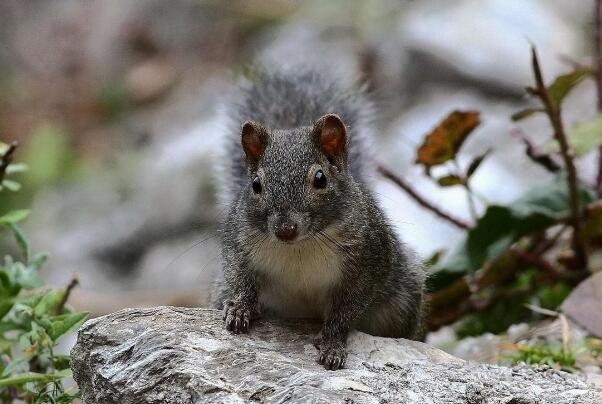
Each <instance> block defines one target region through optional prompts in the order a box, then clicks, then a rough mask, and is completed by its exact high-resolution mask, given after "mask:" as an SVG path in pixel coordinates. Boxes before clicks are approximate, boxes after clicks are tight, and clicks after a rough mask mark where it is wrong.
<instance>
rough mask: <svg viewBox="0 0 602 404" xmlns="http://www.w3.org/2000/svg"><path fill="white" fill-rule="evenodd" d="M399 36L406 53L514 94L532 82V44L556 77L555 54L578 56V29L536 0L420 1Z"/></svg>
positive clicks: (579, 39)
mask: <svg viewBox="0 0 602 404" xmlns="http://www.w3.org/2000/svg"><path fill="white" fill-rule="evenodd" d="M551 27H553V29H551ZM399 35H400V36H401V37H402V38H403V40H404V41H405V42H406V43H407V48H408V49H410V50H412V51H414V52H418V53H420V54H424V55H428V56H429V58H430V59H432V60H434V61H437V62H439V63H443V64H446V65H448V66H450V67H452V68H453V69H455V70H456V71H457V72H458V73H459V74H460V75H463V76H465V77H467V78H472V79H474V80H477V81H480V82H484V83H493V84H495V85H497V86H499V87H501V88H504V87H505V88H507V89H509V90H511V91H515V92H517V91H520V90H521V89H522V88H523V87H524V86H525V83H530V82H531V81H532V78H531V77H532V73H531V67H530V60H529V57H528V52H529V46H530V43H533V44H534V45H535V46H537V48H538V50H539V52H540V55H541V57H540V59H541V62H542V65H543V66H545V71H546V72H549V74H551V75H556V74H557V73H559V72H560V71H562V70H563V66H562V64H561V62H560V61H559V59H558V55H567V56H574V55H576V54H578V53H579V52H580V51H581V41H582V38H581V35H580V32H579V30H578V27H576V26H573V25H571V24H570V22H568V21H566V20H565V19H564V18H563V16H562V14H561V13H560V12H559V11H558V10H556V9H554V8H553V7H551V6H550V5H549V4H546V2H542V1H538V0H490V1H479V0H462V1H459V2H453V3H452V2H449V3H441V2H438V1H423V2H419V3H418V4H417V6H416V7H415V8H414V9H412V10H411V11H410V12H409V13H407V14H405V15H403V17H402V21H401V23H400V32H399ZM509 66H511V68H509Z"/></svg>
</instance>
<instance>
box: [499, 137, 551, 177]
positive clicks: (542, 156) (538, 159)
mask: <svg viewBox="0 0 602 404" xmlns="http://www.w3.org/2000/svg"><path fill="white" fill-rule="evenodd" d="M510 134H511V135H513V136H516V137H518V138H519V139H520V140H521V141H522V142H523V144H524V145H525V153H526V154H527V157H529V158H530V159H531V161H533V162H534V163H536V164H539V165H541V166H542V167H543V168H545V169H546V170H547V171H549V172H551V173H556V172H558V171H560V166H559V165H558V163H556V162H555V161H554V159H552V156H551V155H549V154H546V153H544V152H542V151H541V150H539V149H538V147H537V146H535V145H534V144H533V142H532V141H531V139H529V138H528V137H527V135H526V134H525V133H523V131H522V130H520V129H518V128H514V129H512V130H511V131H510Z"/></svg>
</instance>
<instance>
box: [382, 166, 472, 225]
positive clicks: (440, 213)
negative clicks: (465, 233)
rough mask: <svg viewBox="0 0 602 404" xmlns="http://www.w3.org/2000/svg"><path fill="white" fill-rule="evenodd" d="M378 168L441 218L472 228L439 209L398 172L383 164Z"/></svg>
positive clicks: (383, 174)
mask: <svg viewBox="0 0 602 404" xmlns="http://www.w3.org/2000/svg"><path fill="white" fill-rule="evenodd" d="M376 169H377V170H378V172H379V173H380V174H381V175H382V176H383V177H385V178H387V179H389V180H391V181H392V182H394V183H395V184H396V185H398V186H399V187H400V188H401V189H403V190H404V191H405V192H406V193H407V194H408V195H410V197H412V199H414V200H415V201H416V202H418V204H419V205H420V206H422V207H424V208H426V209H428V210H430V211H431V212H433V213H434V214H436V215H437V216H439V217H440V218H441V219H444V220H447V221H448V222H450V223H452V224H453V225H455V226H457V227H459V228H461V229H464V230H470V229H471V226H470V225H469V224H468V223H466V222H464V221H463V220H461V219H457V218H455V217H453V216H452V215H450V214H449V213H446V212H444V211H442V210H441V209H439V208H438V207H437V206H435V205H433V204H432V203H431V202H430V201H428V200H427V199H426V198H424V197H423V196H422V195H420V194H419V193H418V192H417V191H416V190H415V189H414V188H412V187H411V186H410V184H408V183H407V182H406V181H405V180H404V179H403V178H401V177H400V176H398V175H397V174H395V173H394V172H392V171H391V170H389V169H388V168H386V167H385V166H383V165H382V164H377V166H376Z"/></svg>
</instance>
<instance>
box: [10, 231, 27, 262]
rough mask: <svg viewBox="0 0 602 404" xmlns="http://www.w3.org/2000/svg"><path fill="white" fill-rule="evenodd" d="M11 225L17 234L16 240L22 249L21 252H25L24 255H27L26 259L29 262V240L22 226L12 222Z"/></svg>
mask: <svg viewBox="0 0 602 404" xmlns="http://www.w3.org/2000/svg"><path fill="white" fill-rule="evenodd" d="M9 227H10V229H11V230H12V231H13V233H14V235H15V240H16V241H17V245H18V246H19V248H20V249H21V254H23V257H25V261H26V262H28V261H29V242H28V241H27V238H26V237H25V234H24V233H23V230H21V228H20V227H19V226H18V225H16V224H10V225H9Z"/></svg>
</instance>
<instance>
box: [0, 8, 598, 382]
mask: <svg viewBox="0 0 602 404" xmlns="http://www.w3.org/2000/svg"><path fill="white" fill-rule="evenodd" d="M593 10H594V2H593V1H582V2H578V4H576V3H575V2H569V1H564V0H486V1H483V0H457V1H453V2H442V1H426V0H424V1H402V0H379V1H360V0H355V1H342V0H335V1H328V2H324V1H292V0H272V1H259V0H232V1H209V0H207V1H201V0H173V1H170V2H165V1H160V0H145V1H128V2H124V1H119V0H104V1H87V2H82V1H78V0H53V1H46V0H35V1H34V0H31V1H27V2H24V1H19V0H3V1H1V2H0V140H1V141H2V142H5V143H9V142H11V141H13V140H16V141H18V142H19V144H20V146H19V148H18V150H17V152H16V155H15V159H16V160H18V161H22V162H24V163H26V164H27V165H28V166H29V171H28V172H26V173H23V174H19V176H18V179H19V181H20V182H21V184H22V189H21V190H20V192H18V193H3V194H2V195H0V211H7V210H10V209H13V208H15V207H27V208H31V210H32V213H31V215H30V217H29V218H28V220H27V222H25V224H24V228H25V230H26V232H27V233H28V234H29V237H30V239H31V245H32V248H35V249H36V250H37V251H40V250H41V251H47V252H48V253H49V254H50V256H51V258H50V260H49V262H48V265H47V266H46V267H45V268H44V269H43V271H42V273H41V274H42V276H43V277H44V278H45V280H46V281H47V283H48V284H49V285H51V286H57V287H58V286H64V285H66V284H68V283H69V282H70V281H71V279H73V278H76V279H78V281H79V287H78V288H77V289H76V290H74V291H73V294H72V296H71V304H72V305H73V306H74V307H75V308H76V309H79V310H89V311H91V312H92V313H93V315H100V314H103V313H108V312H111V311H114V310H117V309H119V308H122V307H128V306H140V305H158V304H175V305H189V306H198V305H204V304H206V299H207V292H208V290H209V288H210V286H211V282H212V279H213V276H214V274H215V272H216V271H217V270H218V268H219V265H220V262H219V257H218V249H217V244H216V242H217V241H216V237H215V231H216V224H217V222H218V221H219V219H220V217H221V215H223V212H224V210H223V209H224V206H221V205H220V204H219V202H218V198H217V194H216V191H217V190H218V189H219V185H220V184H219V181H220V177H219V175H217V173H218V170H217V169H216V167H218V166H219V144H220V137H221V136H222V133H223V128H224V123H225V122H226V117H227V115H228V110H227V106H225V104H224V101H225V98H227V97H225V96H226V95H227V94H229V93H230V91H231V89H232V87H233V86H234V85H235V84H236V83H237V82H238V80H239V77H240V75H241V74H242V73H244V71H245V69H246V68H247V67H248V65H249V64H250V63H254V62H259V63H261V64H263V65H265V66H270V65H274V66H280V65H288V66H291V65H292V66H294V65H295V64H304V65H307V64H310V65H311V64H314V63H315V64H326V65H328V66H330V67H331V68H333V69H334V70H335V71H336V72H337V73H339V74H340V75H342V76H345V77H355V78H359V79H360V81H361V82H363V83H365V85H366V86H367V88H368V90H369V94H370V97H371V98H372V99H373V100H374V101H375V104H376V106H377V107H376V120H375V127H376V131H375V132H376V133H377V139H375V142H374V143H375V145H374V149H375V153H376V156H377V158H378V160H379V161H380V162H382V163H383V164H385V165H386V166H387V167H388V168H389V169H391V170H392V171H393V172H395V173H396V174H397V175H399V176H400V177H403V179H405V181H406V182H407V183H408V184H411V187H412V188H413V189H414V190H415V191H417V192H419V193H420V194H421V195H422V196H424V197H425V198H426V199H428V200H429V201H430V202H431V203H432V204H434V205H436V206H438V207H439V208H441V209H443V210H444V211H446V212H450V213H451V214H452V215H453V216H454V217H457V218H458V219H459V220H461V221H463V222H466V223H469V224H471V223H474V222H475V221H476V219H477V218H478V217H480V216H482V215H483V214H484V212H485V211H486V209H487V206H489V205H491V204H507V203H510V202H511V201H513V200H515V199H517V198H519V197H521V196H522V195H523V194H524V193H525V192H526V191H528V190H530V189H532V188H533V187H535V186H537V185H541V184H542V183H546V182H549V181H552V180H553V178H554V176H555V174H554V173H552V172H549V170H546V169H545V168H543V167H542V166H541V165H538V164H535V163H534V162H533V161H532V160H531V159H530V158H528V157H527V156H526V155H525V145H526V143H525V142H524V141H523V140H522V138H523V137H524V136H523V135H524V134H528V137H529V139H530V140H529V142H530V143H532V144H535V145H539V146H542V147H543V146H545V145H547V144H548V143H549V141H550V138H551V127H550V124H549V120H548V118H547V117H546V115H545V114H539V115H537V116H533V117H532V118H530V119H528V120H524V121H520V122H513V121H512V120H511V116H512V114H513V113H515V112H516V111H519V110H521V109H524V108H525V107H527V106H532V105H533V103H534V101H533V100H532V99H530V98H527V97H526V96H525V91H524V88H525V87H526V86H533V85H534V79H533V72H532V66H531V60H530V46H531V44H533V45H535V46H536V47H537V49H538V52H539V57H540V63H541V66H542V70H543V73H544V77H545V78H546V81H547V82H549V81H552V80H553V79H554V77H556V76H558V75H559V74H561V73H567V72H570V71H571V70H573V69H575V67H576V66H577V67H579V66H582V65H591V61H592V57H593V49H594V40H593V31H594V17H593ZM453 110H464V111H468V110H476V111H479V112H480V121H481V124H480V125H479V126H478V127H477V128H476V129H475V130H474V132H473V133H472V134H471V136H470V137H469V138H468V139H467V140H466V142H465V144H464V145H463V146H462V151H461V153H459V154H458V156H457V158H456V159H455V164H457V165H458V166H459V167H466V166H467V165H469V164H470V162H471V161H472V160H473V159H474V158H475V157H476V156H479V155H481V154H483V153H484V152H485V151H486V150H489V149H491V153H489V154H488V155H487V158H486V159H484V160H483V162H482V164H481V165H480V167H479V169H478V171H476V172H475V173H474V175H473V176H472V177H471V178H470V187H471V189H472V190H474V195H476V198H475V199H474V200H472V204H473V205H474V206H473V209H472V211H471V208H470V207H471V203H468V201H467V192H466V191H467V189H465V187H462V186H450V187H441V186H440V184H438V183H437V181H433V178H430V177H429V176H427V175H425V172H424V171H425V170H424V167H423V166H421V165H419V164H416V162H415V161H416V150H417V148H418V147H419V146H420V145H421V144H422V143H423V141H424V138H425V136H426V135H427V134H428V133H430V132H431V131H432V130H433V128H435V127H436V126H437V125H438V123H439V122H441V121H442V120H443V119H444V118H445V117H446V116H447V115H448V114H449V113H450V112H451V111H453ZM597 114H598V112H597V108H596V85H595V81H594V80H590V79H584V80H583V81H582V82H580V83H579V84H578V85H576V86H575V87H574V88H573V89H572V91H571V92H570V94H569V95H568V96H567V97H566V99H565V100H564V102H563V118H564V123H565V125H566V126H567V127H571V126H572V125H574V124H576V123H579V122H587V121H590V120H591V119H594V118H595V117H596V116H597ZM544 149H545V147H544ZM555 158H556V157H555ZM558 161H559V162H560V163H561V162H562V160H561V159H558ZM576 164H577V168H578V175H579V178H580V179H581V181H582V182H583V184H585V185H588V186H591V187H594V183H595V179H596V172H597V168H598V167H597V155H596V152H595V151H591V152H588V150H586V151H585V152H584V153H583V154H582V155H581V156H580V157H579V158H578V159H577V160H576ZM437 170H440V171H437ZM433 171H434V172H435V173H437V175H442V174H445V173H447V172H448V171H449V168H448V167H435V168H434V169H433ZM374 183H375V188H376V190H377V193H378V198H379V201H380V203H381V204H382V206H383V207H384V208H385V210H386V212H387V214H388V216H389V217H390V218H391V220H392V221H393V223H394V225H395V227H396V229H397V230H398V231H399V234H400V235H401V237H402V239H403V240H404V241H405V242H406V243H407V244H409V245H411V246H412V247H414V248H415V249H416V250H418V251H419V253H420V254H421V255H422V256H423V257H424V258H429V257H433V256H434V254H435V253H436V252H440V254H439V255H441V254H445V253H449V252H450V251H451V250H452V249H453V248H454V246H455V245H456V244H458V243H460V242H461V240H462V239H463V238H464V237H465V234H466V231H465V230H464V229H462V228H459V227H458V226H456V225H454V224H453V223H450V222H449V221H447V220H442V219H441V218H440V217H438V216H437V215H436V214H434V213H433V212H432V211H431V210H429V209H425V208H424V207H423V206H421V205H419V204H418V203H417V202H416V200H415V198H412V197H411V196H409V195H408V193H407V192H404V190H403V189H401V188H400V187H399V186H397V185H396V184H394V183H393V182H391V181H389V180H387V179H386V178H383V177H382V176H380V175H375V177H374ZM469 198H470V195H469ZM2 243H3V244H2V245H1V246H0V248H1V249H2V251H14V250H15V249H16V246H15V244H14V243H13V241H12V240H10V239H8V238H7V240H3V241H2ZM435 255H436V254H435ZM473 269H474V270H476V269H478V268H473ZM574 284H576V282H575V283H574ZM574 284H570V285H569V286H561V287H557V286H556V284H554V285H552V286H553V287H555V288H557V289H558V288H560V289H558V290H556V289H553V290H552V291H551V292H550V293H552V294H553V293H556V292H557V294H558V296H560V297H558V298H556V300H554V299H552V300H553V302H554V303H552V304H551V306H552V307H550V309H553V310H555V309H556V308H557V307H556V306H558V304H559V303H560V302H562V300H563V299H564V298H565V297H566V295H568V293H569V292H570V291H571V289H572V288H573V287H574ZM529 296H530V297H529V299H531V300H529V302H531V303H533V302H534V301H533V300H532V296H531V295H529ZM521 302H522V301H521ZM535 303H541V302H540V301H537V302H535ZM458 304H459V303H458ZM521 304H522V303H521ZM599 307H600V306H598V308H599ZM487 313H488V314H487V315H488V316H491V315H492V314H491V312H487ZM521 313H522V314H520V315H517V316H514V317H512V318H510V319H508V321H503V322H501V323H500V324H498V326H497V327H492V326H487V325H483V324H480V323H479V324H480V325H478V326H476V331H474V330H473V331H470V332H468V331H467V332H464V334H458V333H457V327H456V328H454V327H449V326H448V324H455V323H456V320H459V317H451V318H450V319H449V320H443V321H441V322H440V323H437V324H435V325H433V326H432V329H433V330H435V329H438V330H439V331H438V333H437V334H433V335H432V336H431V337H430V341H431V342H433V343H436V344H438V345H439V346H443V347H445V348H447V349H448V350H450V351H451V352H455V353H456V354H461V355H463V356H464V357H471V356H470V355H471V352H474V351H475V349H476V350H477V351H478V352H477V354H476V355H474V356H475V357H477V358H479V357H481V358H482V357H483V355H484V354H483V350H486V349H488V348H487V347H490V346H489V345H488V346H487V347H486V348H481V347H482V344H485V343H486V342H487V341H492V340H493V342H492V343H494V344H498V343H499V339H496V338H498V337H497V336H494V335H493V334H483V333H485V332H488V331H489V332H494V333H499V332H500V331H502V330H501V328H503V331H505V329H506V328H505V327H507V326H508V325H509V324H513V323H521V322H522V321H526V320H529V321H530V320H531V319H532V317H528V318H526V317H525V316H526V315H525V313H524V312H521ZM464 314H466V313H464ZM539 316H540V317H539V318H541V317H542V316H541V315H539ZM441 325H446V326H447V327H444V328H440V326H441ZM465 331H466V330H465ZM586 334H587V335H589V334H588V333H587V332H584V335H586ZM468 335H470V336H473V338H474V336H475V335H488V336H486V337H482V336H481V337H480V338H481V339H478V340H477V341H476V342H474V339H473V340H471V341H473V342H471V344H472V345H468V346H463V347H461V349H460V350H459V349H458V343H459V342H458V341H459V340H458V338H464V337H466V336H468ZM483 338H484V339H483ZM484 341H485V342H484ZM475 344H476V345H475ZM475 346H476V347H477V348H475ZM594 368H595V366H594ZM590 370H591V369H590ZM598 371H599V367H598V370H597V371H595V369H594V370H592V372H593V373H596V372H598Z"/></svg>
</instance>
